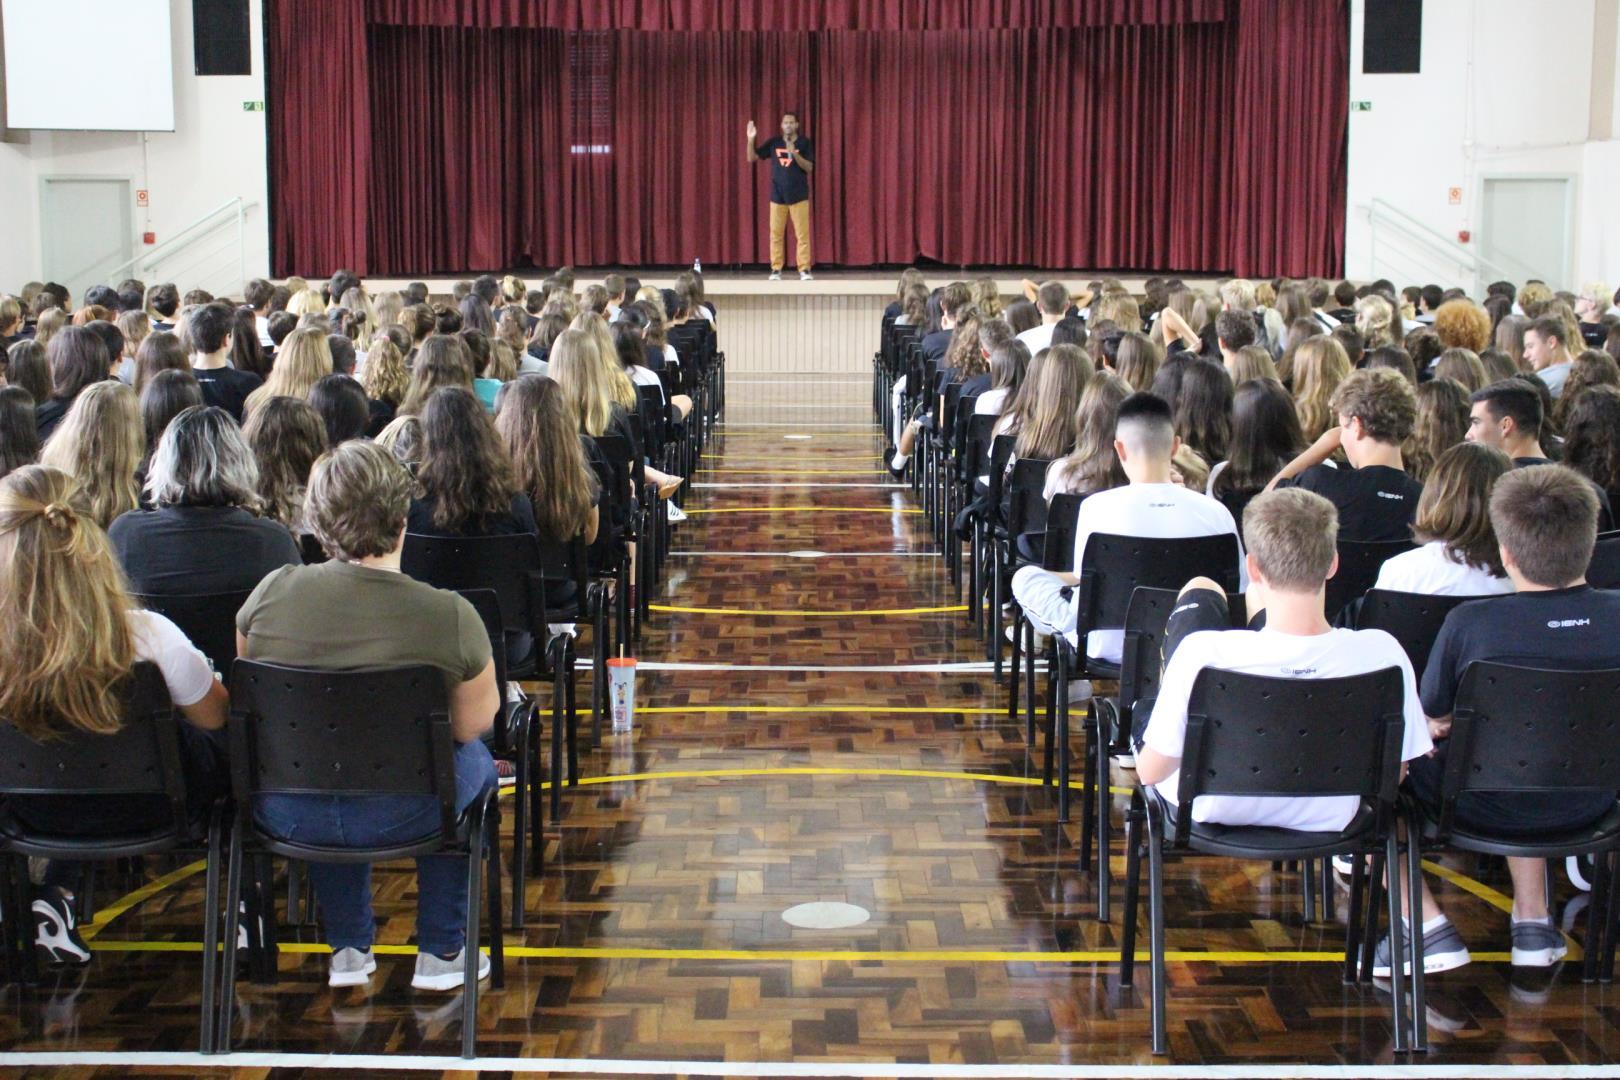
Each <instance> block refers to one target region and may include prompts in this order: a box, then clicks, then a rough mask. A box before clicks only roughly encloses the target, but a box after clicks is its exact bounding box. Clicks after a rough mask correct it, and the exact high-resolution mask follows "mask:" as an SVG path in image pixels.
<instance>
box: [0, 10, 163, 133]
mask: <svg viewBox="0 0 1620 1080" xmlns="http://www.w3.org/2000/svg"><path fill="white" fill-rule="evenodd" d="M0 20H3V28H4V34H5V43H6V72H5V80H6V81H5V96H6V125H7V126H8V127H13V128H43V129H48V130H55V131H173V130H174V59H173V56H172V47H171V44H170V40H169V0H0Z"/></svg>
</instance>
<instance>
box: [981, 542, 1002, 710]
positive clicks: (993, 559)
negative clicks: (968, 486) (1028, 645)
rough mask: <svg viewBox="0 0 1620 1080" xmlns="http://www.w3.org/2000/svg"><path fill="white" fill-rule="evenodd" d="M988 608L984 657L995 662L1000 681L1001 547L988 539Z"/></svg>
mask: <svg viewBox="0 0 1620 1080" xmlns="http://www.w3.org/2000/svg"><path fill="white" fill-rule="evenodd" d="M990 564H991V565H990V610H989V611H987V612H986V613H985V614H986V619H985V623H986V625H987V627H988V628H989V631H990V633H989V634H988V636H987V637H986V638H985V642H984V658H985V659H986V660H990V661H993V662H994V664H995V675H996V681H997V682H1000V681H1001V625H1002V624H1001V548H1000V546H999V545H998V544H997V541H996V540H995V539H994V538H993V537H992V538H991V540H990Z"/></svg>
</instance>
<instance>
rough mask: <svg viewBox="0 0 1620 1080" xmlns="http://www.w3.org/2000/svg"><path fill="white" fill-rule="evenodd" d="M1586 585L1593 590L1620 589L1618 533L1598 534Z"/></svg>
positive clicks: (1619, 544) (1619, 542)
mask: <svg viewBox="0 0 1620 1080" xmlns="http://www.w3.org/2000/svg"><path fill="white" fill-rule="evenodd" d="M1586 583H1587V584H1588V585H1590V586H1592V588H1594V589H1620V532H1606V533H1599V534H1598V538H1597V543H1596V544H1594V545H1593V547H1592V561H1591V563H1590V564H1589V565H1588V566H1587V568H1586Z"/></svg>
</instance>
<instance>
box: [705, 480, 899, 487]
mask: <svg viewBox="0 0 1620 1080" xmlns="http://www.w3.org/2000/svg"><path fill="white" fill-rule="evenodd" d="M688 486H689V487H694V488H904V487H910V486H911V485H910V484H838V483H834V482H832V481H830V480H808V481H796V482H788V481H766V482H763V483H757V484H755V483H746V482H745V483H733V482H730V481H723V482H721V483H715V484H711V483H706V482H705V483H697V484H690V485H688Z"/></svg>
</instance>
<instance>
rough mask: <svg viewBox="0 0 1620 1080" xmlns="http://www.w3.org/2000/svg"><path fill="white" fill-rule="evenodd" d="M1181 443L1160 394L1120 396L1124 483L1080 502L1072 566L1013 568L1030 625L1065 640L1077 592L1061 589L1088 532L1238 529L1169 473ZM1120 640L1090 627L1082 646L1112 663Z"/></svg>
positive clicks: (1077, 567)
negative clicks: (1060, 571)
mask: <svg viewBox="0 0 1620 1080" xmlns="http://www.w3.org/2000/svg"><path fill="white" fill-rule="evenodd" d="M1180 448H1181V440H1180V439H1178V438H1176V433H1175V427H1174V425H1173V424H1172V423H1171V412H1170V406H1169V405H1168V404H1166V403H1165V401H1164V400H1163V399H1162V398H1158V397H1155V396H1153V395H1152V394H1148V393H1140V392H1139V393H1135V394H1132V395H1131V396H1130V397H1128V398H1126V399H1125V400H1124V401H1123V402H1122V403H1121V404H1120V406H1119V419H1118V421H1117V422H1116V423H1115V427H1114V453H1115V454H1117V455H1118V456H1119V464H1120V467H1121V468H1123V469H1124V470H1125V475H1126V476H1127V477H1128V478H1129V479H1130V483H1129V484H1127V485H1126V486H1124V487H1117V488H1112V489H1110V490H1107V491H1099V492H1096V493H1095V494H1093V495H1091V496H1089V497H1087V499H1086V501H1085V502H1083V503H1081V504H1080V514H1079V516H1078V517H1077V518H1076V519H1075V527H1074V573H1072V574H1053V573H1049V572H1048V571H1046V570H1043V569H1041V568H1040V567H1039V566H1026V567H1024V568H1022V569H1021V570H1019V571H1018V572H1017V573H1016V574H1014V575H1013V582H1012V588H1013V596H1014V597H1016V598H1017V600H1018V603H1019V604H1020V605H1021V606H1022V607H1023V609H1024V614H1025V615H1027V616H1028V617H1029V620H1030V622H1032V623H1034V624H1035V629H1036V630H1037V631H1039V632H1041V633H1044V634H1053V633H1060V632H1061V633H1063V634H1065V635H1070V636H1071V640H1072V635H1073V634H1074V633H1075V630H1076V622H1077V620H1078V610H1077V607H1076V605H1077V604H1078V603H1079V599H1078V597H1073V596H1065V595H1064V590H1065V589H1066V588H1068V587H1070V586H1073V585H1077V584H1079V582H1080V577H1079V575H1080V573H1081V571H1082V567H1083V563H1084V556H1085V551H1086V541H1087V540H1089V539H1091V534H1092V533H1112V534H1114V535H1118V536H1140V537H1151V538H1156V539H1172V538H1181V537H1192V536H1220V535H1223V534H1230V535H1232V536H1236V535H1237V524H1236V523H1235V522H1233V520H1232V514H1231V511H1229V510H1227V509H1226V507H1224V506H1222V505H1221V504H1220V503H1218V502H1216V501H1215V500H1214V499H1212V498H1210V497H1209V496H1208V495H1205V494H1203V493H1202V492H1197V491H1189V490H1187V489H1186V488H1184V487H1182V486H1181V485H1180V484H1177V483H1175V482H1173V481H1172V480H1171V478H1170V459H1171V458H1172V457H1174V456H1175V453H1176V451H1177V450H1178V449H1180ZM1241 568H1242V563H1241V560H1239V570H1240V571H1241ZM1124 641H1125V634H1124V631H1123V630H1121V629H1117V628H1116V629H1105V630H1093V631H1091V634H1090V636H1089V638H1088V639H1087V643H1086V653H1087V655H1089V656H1092V657H1095V658H1097V659H1100V660H1105V661H1107V662H1109V663H1118V662H1119V656H1120V651H1121V649H1122V648H1123V646H1124Z"/></svg>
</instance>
